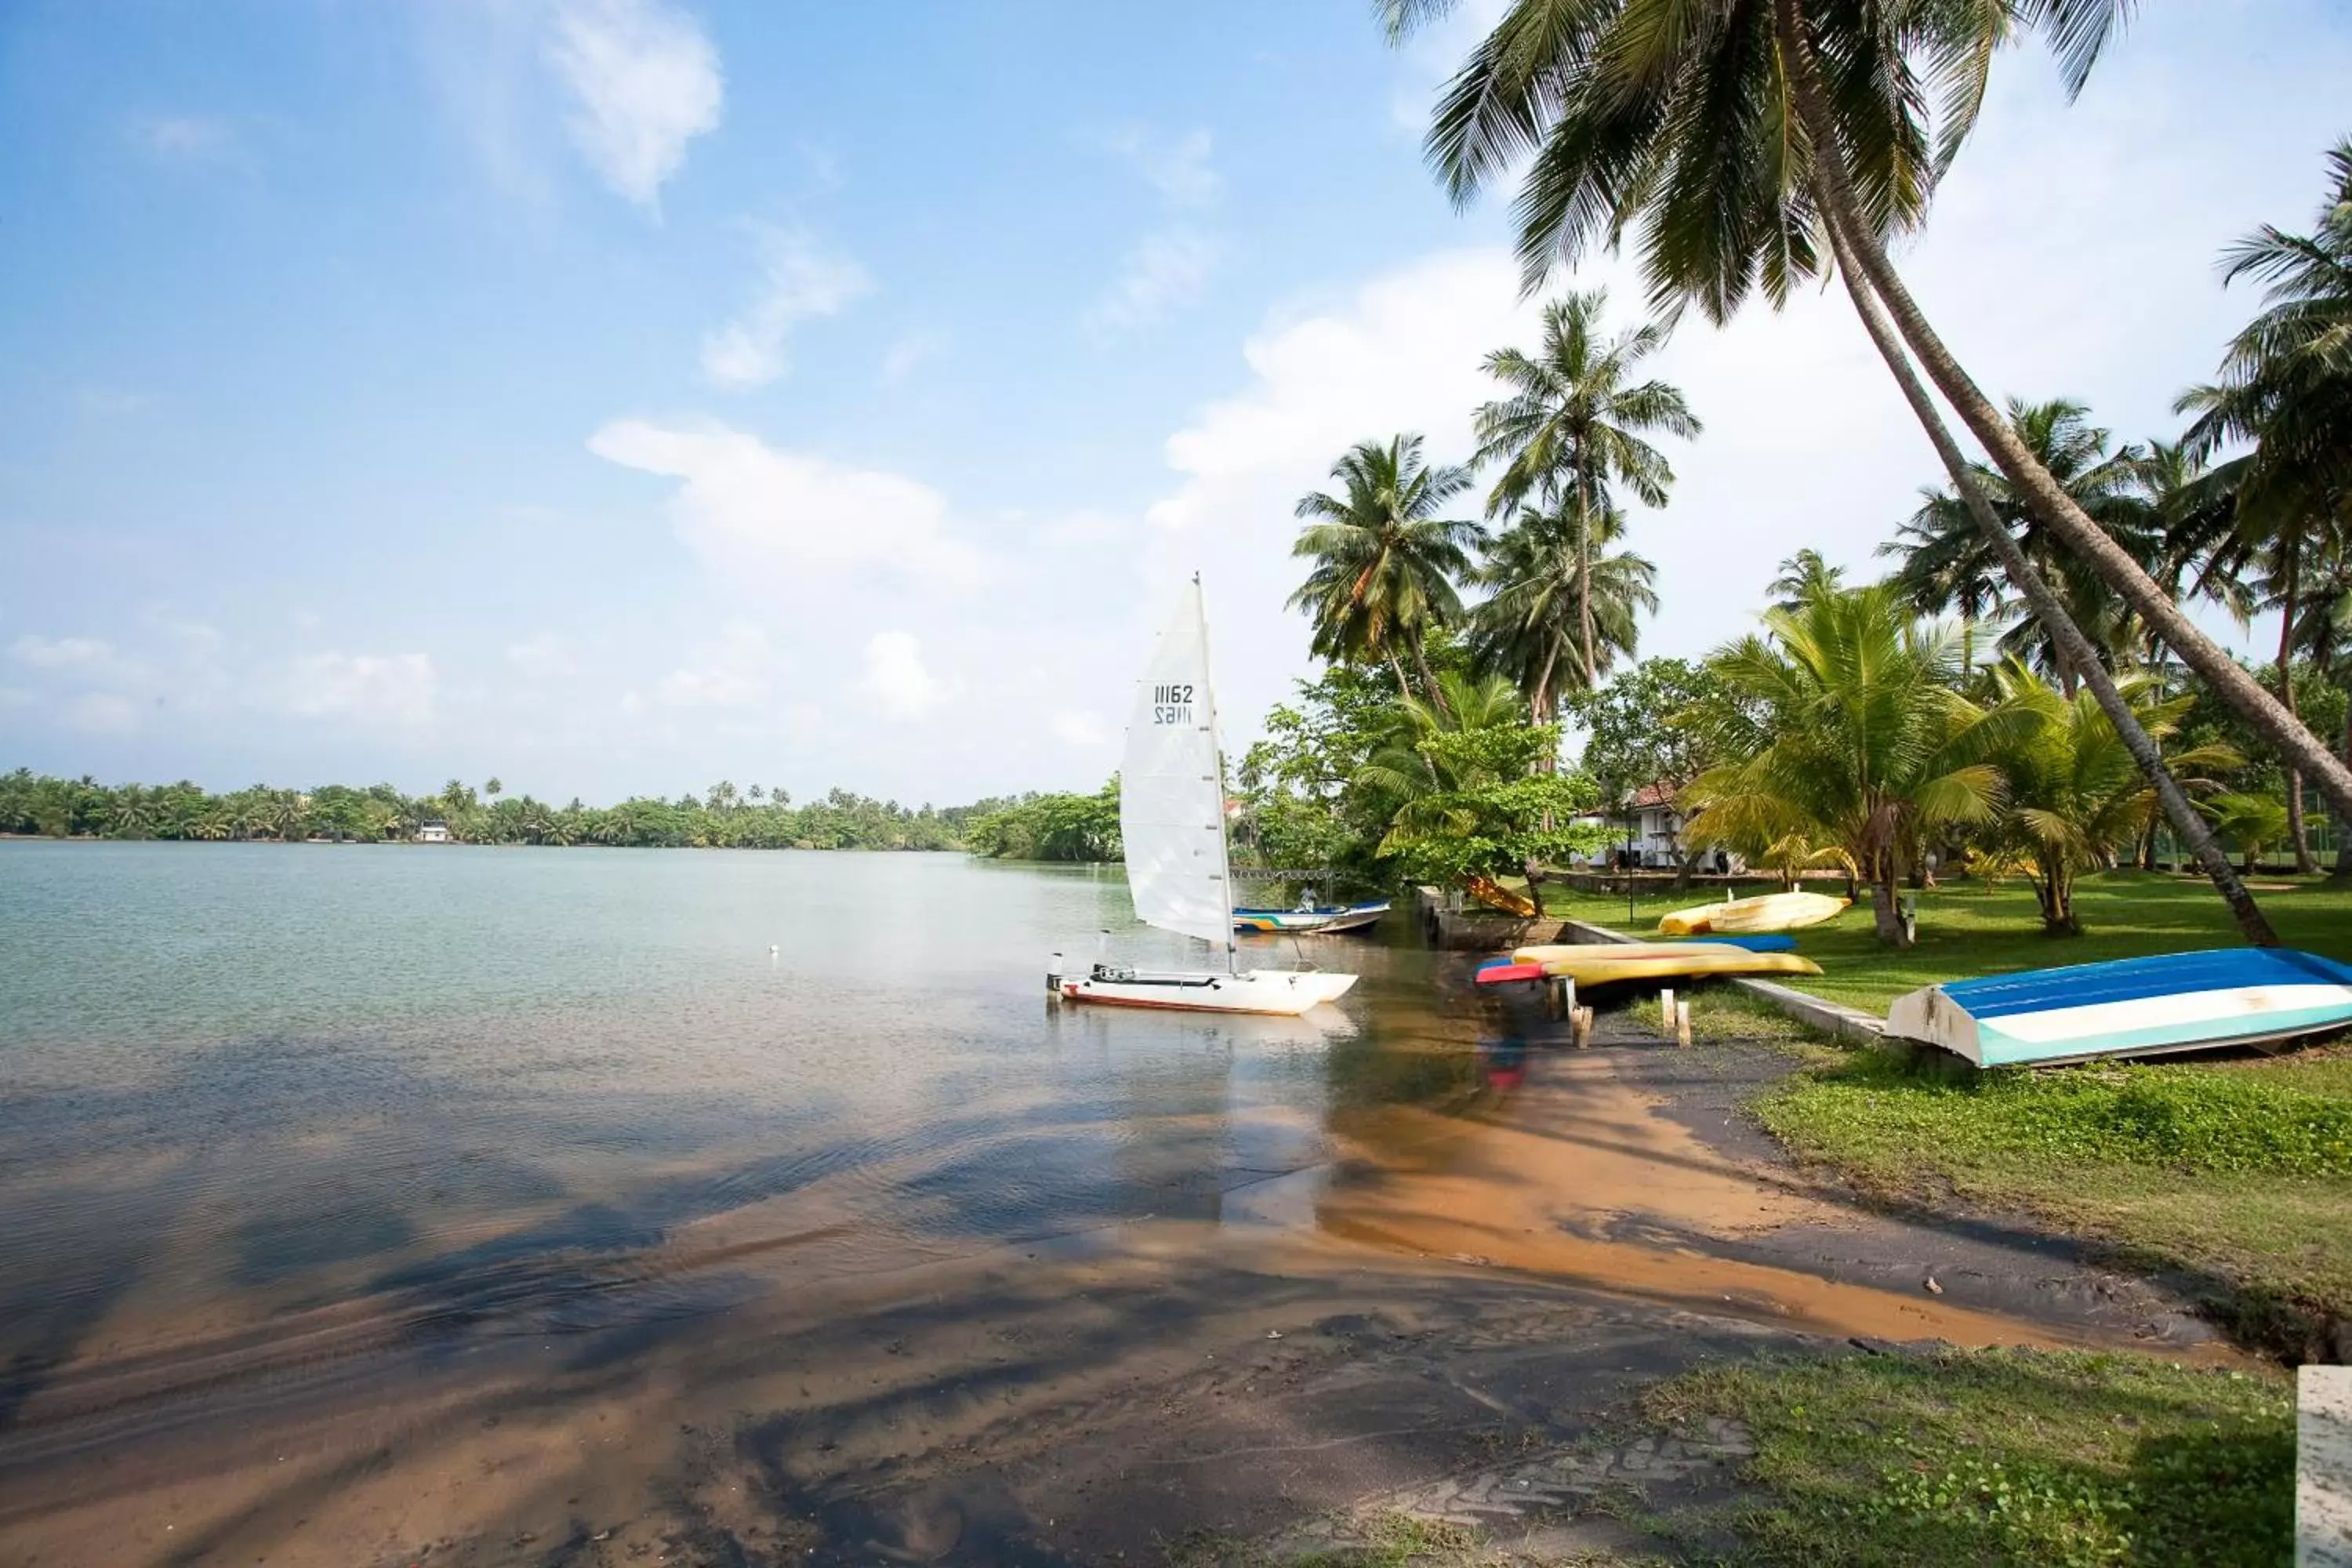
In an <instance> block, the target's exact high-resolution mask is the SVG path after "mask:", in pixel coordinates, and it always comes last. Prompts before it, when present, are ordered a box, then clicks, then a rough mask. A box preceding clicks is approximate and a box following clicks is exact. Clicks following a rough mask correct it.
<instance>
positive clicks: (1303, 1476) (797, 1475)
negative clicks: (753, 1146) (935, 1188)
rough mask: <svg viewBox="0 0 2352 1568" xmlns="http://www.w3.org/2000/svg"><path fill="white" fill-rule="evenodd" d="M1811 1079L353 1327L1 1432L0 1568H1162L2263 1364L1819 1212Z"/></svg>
mask: <svg viewBox="0 0 2352 1568" xmlns="http://www.w3.org/2000/svg"><path fill="white" fill-rule="evenodd" d="M1781 1070H1785V1063H1784V1062H1783V1061H1782V1060H1781V1059H1780V1058H1776V1057H1774V1056H1773V1055H1771V1054H1770V1053H1769V1052H1767V1051H1764V1050H1761V1049H1760V1048H1754V1047H1720V1046H1718V1047H1700V1048H1696V1049H1693V1050H1690V1051H1675V1050H1671V1049H1668V1048H1664V1047H1656V1046H1649V1045H1639V1044H1633V1043H1626V1044H1622V1045H1621V1046H1618V1047H1610V1048H1601V1049H1596V1050H1594V1051H1591V1052H1587V1053H1543V1052H1537V1053H1532V1054H1531V1055H1530V1057H1529V1058H1528V1062H1527V1063H1526V1064H1525V1066H1524V1068H1519V1069H1516V1070H1515V1073H1514V1074H1513V1075H1511V1076H1510V1077H1509V1078H1508V1079H1504V1078H1502V1077H1500V1076H1498V1079H1497V1083H1498V1087H1497V1088H1496V1090H1494V1091H1493V1092H1491V1093H1490V1094H1489V1095H1488V1096H1486V1097H1485V1098H1484V1099H1482V1100H1481V1101H1480V1102H1479V1104H1478V1105H1477V1107H1475V1109H1474V1110H1472V1112H1471V1113H1470V1114H1467V1115H1442V1114H1438V1113H1435V1112H1432V1111H1427V1110H1401V1109H1395V1108H1382V1109H1378V1110H1363V1111H1361V1112H1360V1113H1354V1114H1359V1115H1360V1116H1363V1117H1367V1118H1370V1117H1378V1118H1387V1119H1391V1120H1390V1121H1388V1122H1387V1123H1385V1124H1383V1125H1381V1126H1379V1127H1377V1128H1374V1127H1371V1126H1370V1125H1366V1124H1359V1125H1358V1126H1357V1127H1356V1128H1355V1129H1354V1131H1357V1132H1360V1133H1362V1134H1365V1135H1364V1136H1362V1137H1360V1138H1357V1137H1351V1136H1350V1132H1351V1129H1350V1126H1349V1122H1348V1121H1346V1120H1345V1118H1344V1117H1343V1118H1342V1119H1341V1121H1340V1122H1339V1128H1338V1131H1339V1133H1340V1135H1341V1137H1342V1139H1343V1140H1345V1141H1348V1142H1351V1143H1358V1144H1360V1146H1361V1147H1362V1148H1363V1149H1371V1148H1379V1149H1381V1150H1384V1151H1388V1153H1386V1154H1385V1155H1384V1156H1383V1158H1382V1159H1381V1161H1380V1162H1378V1163H1373V1162H1371V1161H1370V1160H1369V1159H1367V1158H1362V1157H1358V1158H1354V1159H1348V1160H1343V1161H1342V1162H1341V1163H1339V1165H1338V1166H1337V1167H1335V1168H1331V1169H1323V1170H1316V1171H1309V1172H1305V1173H1298V1174H1296V1175H1292V1176H1288V1177H1285V1178H1282V1179H1280V1180H1278V1181H1275V1182H1270V1183H1267V1184H1265V1185H1264V1186H1263V1187H1262V1188H1260V1189H1256V1190H1253V1191H1251V1192H1249V1193H1247V1194H1241V1195H1239V1197H1238V1198H1237V1201H1236V1202H1235V1204H1234V1209H1235V1210H1236V1211H1237V1215H1236V1216H1234V1217H1236V1218H1238V1220H1239V1221H1240V1223H1227V1224H1223V1225H1216V1226H1212V1225H1205V1224H1200V1223H1193V1222H1181V1223H1180V1222H1173V1221H1156V1220H1146V1221H1139V1222H1135V1223H1132V1224H1128V1225H1124V1226H1117V1227H1115V1228H1113V1229H1110V1230H1108V1231H1102V1232H1097V1233H1093V1234H1090V1235H1087V1236H1085V1237H1076V1238H1071V1239H1066V1240H1063V1241H1059V1242H1055V1243H1053V1244H1050V1245H1038V1246H1030V1247H1003V1248H999V1249H996V1250H994V1251H992V1252H989V1253H987V1254H984V1255H982V1256H980V1257H977V1258H962V1259H958V1260H954V1261H951V1262H947V1263H940V1264H933V1265H929V1266H925V1267H921V1268H908V1269H900V1270H897V1271H893V1272H889V1273H882V1274H867V1275H864V1276H857V1277H849V1278H834V1279H827V1280H825V1281H824V1282H823V1283H821V1284H814V1285H813V1284H810V1283H808V1282H807V1280H806V1278H805V1273H804V1271H803V1270H802V1269H799V1268H796V1267H795V1262H794V1260H795V1256H796V1253H797V1252H799V1250H800V1249H801V1248H802V1247H823V1246H824V1244H825V1237H824V1236H822V1235H814V1236H807V1237H800V1236H787V1237H769V1238H766V1239H763V1240H760V1241H757V1242H754V1241H749V1240H746V1241H743V1242H741V1243H740V1244H734V1245H714V1246H711V1247H706V1248H703V1249H702V1250H701V1251H699V1252H698V1254H697V1255H696V1260H695V1265H694V1268H695V1272H696V1274H697V1277H698V1281H699V1284H700V1285H701V1287H703V1288H701V1289H680V1287H679V1283H678V1280H677V1277H676V1276H675V1275H674V1274H673V1275H669V1276H666V1278H665V1289H666V1294H665V1295H664V1296H663V1298H662V1299H661V1301H660V1302H659V1303H658V1304H657V1305H656V1306H655V1307H652V1308H649V1309H647V1310H633V1309H632V1304H631V1301H630V1299H629V1297H628V1294H627V1291H628V1286H627V1282H626V1281H625V1279H614V1280H613V1281H612V1282H611V1284H610V1287H609V1293H608V1295H607V1296H606V1297H605V1298H604V1299H602V1300H601V1306H600V1299H599V1297H598V1295H597V1290H596V1289H595V1288H594V1287H593V1284H592V1286H591V1288H589V1289H585V1290H583V1297H582V1306H581V1308H580V1310H575V1311H572V1312H571V1313H569V1314H566V1315H562V1316H560V1317H545V1316H542V1317H541V1318H540V1319H537V1320H534V1321H526V1322H523V1323H521V1324H520V1325H519V1324H517V1323H516V1322H515V1321H511V1320H505V1319H499V1318H496V1317H477V1318H472V1319H468V1318H467V1316H466V1315H464V1314H453V1315H450V1316H449V1317H448V1318H447V1320H446V1321H436V1319H435V1318H434V1317H433V1316H432V1315H431V1314H430V1313H429V1312H427V1313H422V1314H420V1313H419V1312H417V1311H414V1310H406V1311H404V1312H402V1313H400V1314H397V1315H386V1314H373V1315H372V1314H371V1313H370V1312H369V1311H368V1310H366V1309H363V1308H352V1309H342V1310H329V1311H324V1312H320V1313H316V1314H311V1315H310V1316H309V1317H307V1318H305V1319H302V1320H299V1321H288V1322H285V1323H280V1324H277V1325H273V1326H272V1327H271V1328H270V1329H269V1330H268V1331H266V1332H251V1331H247V1332H245V1333H242V1334H239V1335H232V1336H226V1337H224V1338H222V1339H219V1340H216V1341H213V1342H205V1343H202V1344H178V1345H173V1346H170V1347H168V1348H166V1349H157V1350H152V1351H150V1352H146V1353H143V1354H142V1355H140V1356H136V1357H128V1358H121V1357H118V1358H113V1359H110V1360H100V1361H93V1362H89V1363H73V1364H68V1365H67V1366H63V1367H59V1368H55V1369H48V1370H47V1371H45V1372H44V1373H43V1374H42V1375H41V1376H40V1377H39V1378H37V1379H35V1380H26V1384H25V1385H23V1386H20V1387H18V1388H17V1389H16V1391H15V1397H12V1398H11V1400H10V1401H9V1402H8V1403H9V1408H10V1410H11V1414H10V1415H9V1416H8V1417H7V1423H6V1425H5V1426H0V1564H17V1563H23V1564H28V1565H29V1564H33V1563H39V1564H43V1565H45V1568H59V1565H64V1564H79V1563H89V1564H100V1563H105V1564H116V1563H273V1564H289V1563H295V1564H299V1563H317V1564H333V1565H336V1568H347V1565H352V1564H392V1563H445V1562H446V1563H579V1564H590V1563H610V1564H623V1563H651V1562H667V1563H782V1562H785V1561H791V1562H795V1563H828V1562H839V1563H868V1562H877V1561H899V1562H956V1563H1019V1562H1034V1563H1064V1562H1087V1563H1092V1562H1114V1561H1126V1562H1155V1561H1160V1560H1161V1559H1162V1558H1163V1557H1164V1556H1165V1555H1166V1551H1167V1547H1168V1543H1170V1542H1176V1541H1178V1540H1180V1539H1182V1538H1184V1537H1185V1536H1186V1535H1187V1534H1188V1532H1194V1531H1213V1532H1217V1533H1219V1534H1221V1535H1230V1536H1239V1537H1244V1538H1265V1537H1270V1536H1273V1535H1276V1534H1277V1533H1279V1532H1281V1531H1286V1530H1291V1529H1294V1528H1296V1527H1297V1526H1298V1525H1300V1524H1301V1523H1302V1521H1309V1520H1312V1519H1314V1518H1316V1517H1318V1515H1322V1514H1325V1513H1328V1511H1329V1510H1338V1509H1344V1508H1347V1507H1349V1506H1350V1505H1353V1504H1356V1503H1358V1502H1360V1500H1363V1499H1365V1498H1367V1497H1370V1496H1375V1495H1383V1494H1392V1493H1402V1492H1404V1491H1409V1490H1411V1489H1414V1488H1424V1489H1425V1488H1427V1487H1429V1486H1432V1485H1446V1484H1454V1483H1457V1482H1458V1483H1460V1484H1465V1485H1466V1484H1468V1482H1467V1481H1465V1480H1464V1479H1463V1478H1475V1477H1476V1476H1479V1475H1485V1474H1488V1473H1489V1472H1493V1471H1494V1468H1495V1466H1496V1464H1497V1463H1498V1462H1499V1461H1498V1458H1497V1457H1498V1456H1507V1455H1517V1456H1522V1457H1524V1456H1526V1455H1528V1454H1532V1453H1539V1452H1550V1451H1554V1450H1559V1449H1563V1448H1565V1447H1568V1446H1570V1445H1574V1444H1576V1443H1578V1442H1579V1441H1580V1440H1582V1439H1585V1438H1587V1437H1589V1436H1591V1434H1592V1433H1593V1432H1594V1431H1595V1429H1596V1426H1598V1424H1601V1423H1602V1422H1604V1421H1605V1419H1606V1418H1607V1416H1608V1415H1609V1414H1610V1412H1611V1411H1612V1407H1615V1406H1617V1405H1619V1403H1620V1402H1621V1401H1622V1399H1623V1398H1624V1396H1625V1394H1627V1392H1628V1391H1629V1390H1630V1389H1631V1388H1633V1387H1634V1386H1637V1385H1638V1384H1641V1383H1642V1382H1643V1381H1646V1380H1648V1379H1651V1378H1654V1377H1657V1376H1661V1375H1665V1374H1668V1373H1672V1372H1674V1371H1675V1370H1677V1369H1679V1368H1681V1367H1682V1366H1685V1365H1687V1364H1689V1363H1691V1362H1692V1361H1693V1360H1694V1359H1696V1358H1698V1357H1702V1356H1710V1355H1741V1354H1750V1353H1754V1352H1756V1351H1757V1350H1759V1348H1763V1347H1767V1346H1775V1345H1777V1346H1789V1345H1798V1344H1843V1343H1844V1342H1847V1341H1849V1340H1851V1339H1853V1338H1862V1339H1865V1340H1891V1341H1907V1340H1920V1339H1946V1340H1950V1341H1954V1342H1959V1343H1964V1344H1989V1343H2016V1344H2036V1345H2053V1344H2106V1345H2150V1346H2160V1347H2162V1348H2165V1349H2167V1350H2168V1352H2171V1353H2174V1354H2176V1355H2178V1354H2189V1355H2200V1356H2204V1355H2220V1354H2223V1353H2226V1352H2221V1351H2219V1350H2218V1348H2217V1347H2215V1346H2214V1344H2213V1343H2212V1342H2211V1338H2210V1334H2209V1333H2208V1332H2207V1331H2205V1330H2204V1329H2203V1327H2202V1325H2201V1324H2200V1323H2199V1322H2198V1321H2196V1320H2195V1319H2193V1318H2192V1317H2190V1316H2189V1314H2188V1313H2187V1312H2186V1311H2185V1310H2184V1309H2183V1306H2182V1303H2181V1302H2180V1301H2179V1300H2175V1299H2172V1298H2170V1297H2168V1296H2167V1295H2166V1294H2164V1293H2163V1292H2162V1291H2161V1290H2159V1289H2157V1288H2155V1287H2153V1286H2151V1285H2149V1284H2147V1283H2145V1282H2142V1281H2137V1280H2134V1279H2126V1278H2121V1277H2116V1276H2114V1275H2111V1274H2108V1273H2105V1272H2103V1271H2101V1270H2098V1269H2095V1268H2090V1267H2087V1266H2085V1265H2084V1263H2082V1262H2081V1261H2080V1260H2079V1259H2078V1258H2075V1257H2074V1255H2073V1254H2072V1253H2071V1251H2070V1250H2069V1249H2067V1248H2066V1247H2063V1246H2060V1245H2056V1244H2053V1243H2052V1242H2050V1241H2048V1240H2046V1239H2044V1238H2041V1237H2034V1236H2032V1235H2031V1234H2028V1233H2023V1232H2018V1233H2010V1232H2004V1231H2002V1230H2000V1229H1999V1228H1998V1227H1993V1226H1965V1227H1958V1226H1956V1227H1929V1226H1919V1225H1910V1224H1905V1223H1900V1222H1897V1221H1894V1220H1890V1219H1887V1218H1885V1217H1881V1216H1874V1215H1869V1214H1865V1213H1864V1212H1862V1211H1861V1210H1859V1209H1857V1208H1856V1207H1855V1206H1853V1205H1852V1204H1851V1203H1849V1202H1848V1201H1846V1199H1845V1197H1844V1195H1843V1194H1841V1193H1839V1192H1838V1191H1836V1190H1834V1189H1833V1188H1827V1187H1823V1186H1821V1185H1818V1184H1813V1183H1811V1182H1809V1181H1807V1180H1806V1179H1804V1178H1803V1177H1801V1175H1800V1174H1798V1173H1794V1172H1792V1171H1790V1170H1789V1169H1788V1168H1786V1167H1785V1165H1783V1164H1781V1163H1779V1162H1778V1161H1777V1160H1776V1159H1775V1158H1774V1156H1773V1153H1772V1151H1771V1150H1770V1148H1769V1144H1768V1143H1766V1142H1764V1141H1763V1140H1762V1139H1761V1138H1760V1135H1759V1134H1757V1133H1756V1132H1754V1131H1753V1130H1752V1129H1751V1128H1749V1127H1748V1125H1747V1124H1745V1123H1744V1122H1742V1121H1740V1120H1739V1119H1738V1116H1737V1115H1736V1113H1735V1111H1734V1109H1733V1108H1734V1107H1735V1105H1736V1103H1737V1102H1738V1099H1739V1098H1740V1097H1741V1095H1742V1094H1744V1093H1745V1092H1746V1091H1747V1090H1748V1089H1749V1088H1750V1087H1751V1086H1752V1085H1753V1084H1755V1083H1757V1082H1760V1081H1762V1080H1763V1079H1766V1078H1768V1077H1769V1076H1770V1075H1771V1074H1773V1073H1775V1072H1778V1071H1781ZM1373 1133H1377V1136H1372V1135H1371V1134H1373ZM753 1228H756V1227H753ZM1930 1276H1933V1277H1934V1278H1935V1279H1936V1280H1937V1285H1938V1286H1939V1287H1940V1289H1938V1290H1934V1291H1931V1290H1929V1289H1927V1286H1926V1281H1927V1279H1928V1278H1929V1277H1930ZM640 1305H642V1304H640ZM1448 1478H1453V1481H1449V1479H1448ZM1498 1507H1500V1508H1501V1513H1500V1515H1498V1517H1500V1518H1502V1519H1503V1521H1504V1522H1520V1521H1519V1518H1518V1515H1517V1514H1514V1513H1512V1512H1511V1511H1510V1509H1509V1508H1508V1507H1507V1506H1503V1505H1498ZM1523 1511H1525V1510H1523ZM1524 1522H1526V1523H1527V1524H1528V1528H1530V1529H1534V1528H1538V1526H1543V1527H1544V1528H1554V1527H1552V1526H1549V1525H1544V1524H1543V1521H1541V1520H1539V1519H1538V1518H1537V1517H1536V1515H1535V1513H1534V1512H1532V1511H1528V1517H1527V1519H1526V1521H1524ZM1592 1528H1594V1529H1596V1530H1601V1531H1603V1532H1604V1535H1605V1529H1606V1526H1605V1521H1604V1522H1603V1523H1600V1524H1595V1525H1594V1526H1593V1527H1592ZM1555 1535H1557V1529H1555ZM1558 1539H1560V1540H1565V1539H1568V1538H1567V1537H1559V1538H1558ZM1578 1539H1581V1538H1578ZM1555 1544H1557V1541H1555Z"/></svg>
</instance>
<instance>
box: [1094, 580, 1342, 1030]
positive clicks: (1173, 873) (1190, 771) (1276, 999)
mask: <svg viewBox="0 0 2352 1568" xmlns="http://www.w3.org/2000/svg"><path fill="white" fill-rule="evenodd" d="M1118 827H1119V836H1120V837H1121V838H1122V839H1123V840H1125V842H1126V845H1127V886H1128V891H1129V893H1130V894H1131V895H1132V896H1133V898H1134V900H1135V916H1136V919H1138V920H1139V921H1143V923H1144V924H1146V925H1150V926H1157V927H1158V928H1159V929H1160V930H1161V931H1176V932H1179V933H1181V934H1182V935H1185V936H1191V937H1198V938H1199V939H1200V940H1201V941H1202V942H1211V943H1213V944H1215V945H1217V946H1220V947H1223V949H1224V950H1225V966H1224V968H1223V970H1152V969H1139V968H1136V967H1134V966H1132V965H1129V964H1114V963H1097V964H1096V965H1094V967H1093V968H1092V969H1091V970H1090V971H1089V972H1088V973H1087V974H1086V975H1085V976H1084V977H1083V978H1077V979H1068V978H1059V977H1058V974H1057V980H1058V986H1059V990H1060V993H1061V994H1062V995H1063V996H1064V997H1065V998H1066V999H1067V1000H1069V1001H1072V1002H1108V1003H1112V1004H1115V1005H1120V1006H1127V1007H1181V1008H1186V1009H1190V1010H1192V1011H1195V1012H1202V1013H1278V1014H1298V1013H1304V1012H1306V1011H1307V1009H1308V1008H1309V1007H1312V1006H1315V1005H1318V1004H1319V1003H1324V1002H1331V1001H1336V1000H1338V999H1339V997H1340V996H1341V995H1342V994H1345V993H1346V991H1347V989H1348V988H1349V986H1351V985H1353V984H1355V983H1356V977H1355V976H1354V975H1352V974H1332V973H1325V972H1323V971H1320V970H1312V969H1300V970H1287V969H1242V968H1240V967H1238V965H1237V964H1236V963H1235V959H1234V894H1233V885H1234V878H1233V864H1232V860H1231V857H1230V852H1229V849H1228V847H1227V844H1226V840H1225V786H1224V773H1223V767H1222V765H1221V763H1219V760H1218V752H1217V703H1216V699H1215V697H1214V696H1213V694H1212V692H1211V689H1210V686H1209V616H1208V609H1207V606H1206V605H1204V604H1203V602H1202V597H1201V579H1200V578H1199V577H1198V576H1197V575H1196V576H1195V577H1194V578H1193V579H1192V582H1190V583H1188V584H1185V585H1184V591H1183V593H1182V594H1181V595H1180V596H1179V599H1178V602H1177V605H1176V613H1175V614H1174V616H1171V618H1170V619H1169V622H1168V626H1167V629H1166V630H1164V631H1162V632H1161V633H1160V641H1159V642H1158V643H1157V644H1156V645H1155V646H1154V647H1153V648H1152V650H1151V662H1150V664H1149V665H1148V666H1146V667H1145V669H1144V672H1143V679H1142V680H1141V681H1140V682H1139V683H1138V685H1137V688H1136V694H1135V708H1134V711H1133V713H1132V715H1131V717H1130V718H1129V721H1128V726H1127V757H1126V760H1125V762H1124V763H1122V764H1121V766H1120V769H1119V793H1118ZM1058 967H1059V966H1058V964H1057V965H1056V969H1057V971H1058Z"/></svg>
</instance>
